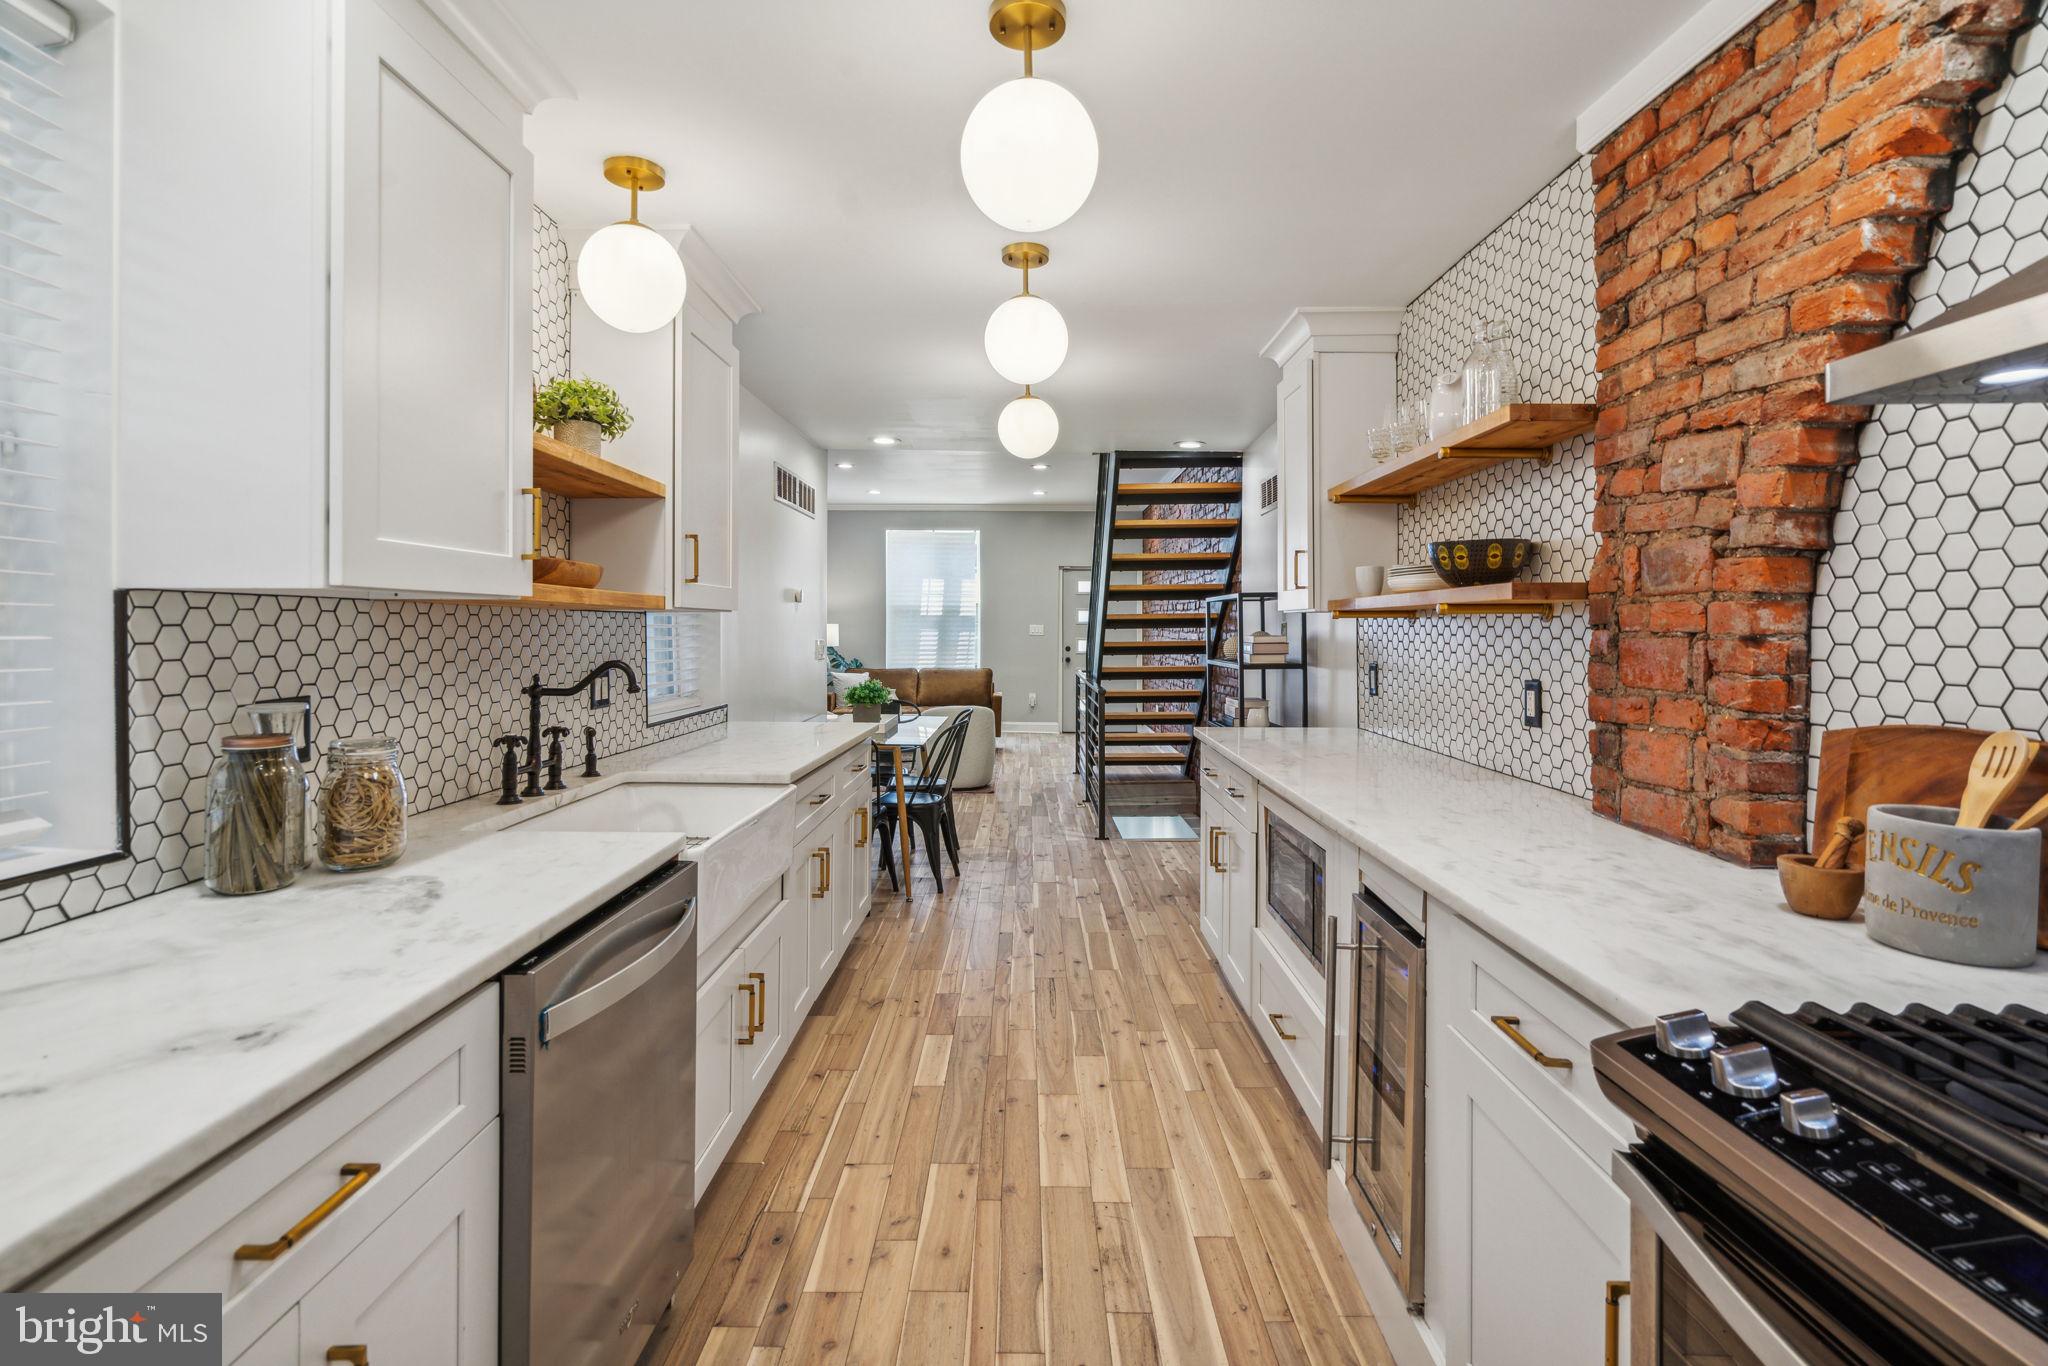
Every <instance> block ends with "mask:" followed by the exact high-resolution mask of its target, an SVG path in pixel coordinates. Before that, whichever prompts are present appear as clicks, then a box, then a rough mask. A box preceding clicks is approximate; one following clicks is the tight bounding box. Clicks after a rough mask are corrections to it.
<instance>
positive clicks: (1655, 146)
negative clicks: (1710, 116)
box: [1643, 114, 1704, 193]
mask: <svg viewBox="0 0 2048 1366" xmlns="http://www.w3.org/2000/svg"><path fill="white" fill-rule="evenodd" d="M1703 122H1704V120H1703V119H1702V118H1701V117H1700V116H1699V115H1697V114H1695V115H1694V116H1693V117H1691V118H1688V119H1682V120H1680V121H1679V122H1677V123H1675V124H1670V125H1667V126H1666V127H1665V128H1664V130H1663V131H1662V132H1660V133H1658V134H1657V136H1656V137H1654V138H1651V139H1650V145H1649V146H1648V147H1645V148H1644V149H1643V159H1644V161H1645V162H1646V163H1647V164H1648V165H1649V167H1650V169H1651V170H1652V171H1653V172H1654V171H1661V170H1664V169H1665V168H1666V167H1668V166H1670V165H1671V163H1672V162H1674V161H1677V160H1679V159H1680V158H1682V157H1684V156H1685V155H1686V154H1687V153H1689V152H1691V151H1692V149H1693V148H1695V147H1697V146H1699V145H1700V125H1701V124H1702V123H1703ZM1672 188H1673V187H1672V186H1669V185H1664V186H1660V187H1659V190H1660V192H1662V193H1668V192H1669V191H1670V190H1671V189H1672Z"/></svg>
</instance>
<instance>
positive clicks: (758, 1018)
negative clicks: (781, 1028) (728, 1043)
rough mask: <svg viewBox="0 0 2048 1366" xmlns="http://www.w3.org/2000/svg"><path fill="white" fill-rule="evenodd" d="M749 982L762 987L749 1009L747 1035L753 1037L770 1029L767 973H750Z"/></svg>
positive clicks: (748, 975)
mask: <svg viewBox="0 0 2048 1366" xmlns="http://www.w3.org/2000/svg"><path fill="white" fill-rule="evenodd" d="M747 980H748V981H750V982H757V983H759V984H760V987H761V990H760V991H759V992H758V993H756V994H755V995H754V997H753V998H752V1000H751V1001H750V1003H749V1004H748V1007H747V1009H748V1015H747V1033H748V1034H750V1035H753V1034H759V1033H760V1032H761V1031H762V1030H764V1029H766V1028H767V1027H768V974H767V973H765V972H750V973H748V974H747Z"/></svg>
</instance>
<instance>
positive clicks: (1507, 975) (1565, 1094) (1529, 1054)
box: [1429, 914, 1634, 1164]
mask: <svg viewBox="0 0 2048 1366" xmlns="http://www.w3.org/2000/svg"><path fill="white" fill-rule="evenodd" d="M1429 975H1430V982H1429V991H1430V996H1431V999H1432V1000H1433V1001H1434V1002H1436V1003H1437V1004H1438V1005H1439V1006H1440V1008H1441V1009H1442V1010H1443V1018H1444V1020H1445V1021H1446V1023H1447V1024H1448V1025H1449V1026H1450V1028H1452V1029H1454V1030H1456V1031H1457V1032H1458V1033H1459V1034H1461V1035H1463V1036H1464V1038H1465V1040H1466V1041H1467V1042H1468V1043H1470V1044H1471V1045H1472V1047H1473V1048H1474V1049H1475V1050H1477V1051H1478V1053H1479V1055H1480V1056H1481V1057H1483V1058H1485V1059H1486V1060H1487V1061H1488V1062H1490V1063H1492V1064H1493V1065H1494V1066H1495V1067H1496V1068H1498V1069H1499V1070H1500V1072H1501V1074H1502V1075H1503V1076H1505V1077H1507V1078H1508V1079H1509V1080H1511V1081H1512V1082H1513V1083H1514V1084H1515V1085H1516V1087H1518V1088H1519V1089H1520V1090H1521V1091H1522V1093H1523V1094H1524V1095H1526V1096H1527V1097H1528V1098H1529V1100H1530V1102H1531V1103H1532V1104H1533V1105H1535V1106H1536V1108H1537V1109H1538V1110H1540V1111H1542V1112H1543V1115H1544V1117H1545V1118H1547V1119H1549V1120H1550V1122H1551V1123H1553V1124H1555V1125H1557V1127H1558V1128H1560V1129H1562V1130H1563V1131H1564V1132H1565V1133H1566V1134H1568V1135H1570V1136H1571V1139H1572V1141H1573V1142H1574V1143H1576V1144H1578V1145H1579V1147H1580V1149H1581V1150H1583V1151H1584V1152H1585V1153H1586V1154H1587V1156H1589V1157H1591V1158H1593V1159H1594V1161H1596V1162H1599V1163H1603V1164H1604V1163H1605V1162H1606V1161H1607V1159H1608V1156H1609V1154H1611V1153H1612V1152H1613V1150H1614V1149H1615V1148H1616V1147H1619V1146H1620V1145H1621V1144H1623V1143H1626V1142H1628V1141H1629V1139H1630V1136H1631V1135H1632V1134H1633V1132H1634V1130H1633V1129H1632V1127H1631V1126H1630V1125H1629V1122H1628V1120H1627V1119H1626V1117H1624V1116H1623V1115H1622V1113H1621V1111H1619V1110H1617V1109H1615V1108H1614V1106H1613V1105H1612V1104H1611V1103H1610V1102H1609V1101H1608V1100H1607V1098H1606V1097H1605V1096H1603V1095H1601V1094H1600V1084H1599V1082H1598V1081H1597V1080H1596V1079H1595V1078H1594V1076H1593V1052H1592V1042H1593V1040H1594V1039H1596V1038H1598V1037H1599V1036H1601V1035H1602V1034H1611V1033H1613V1032H1614V1031H1615V1030H1617V1029H1620V1028H1621V1025H1620V1024H1618V1023H1617V1022H1615V1021H1614V1020H1611V1019H1609V1018H1608V1017H1607V1016H1606V1015H1604V1014H1602V1013H1601V1012H1600V1011H1598V1010H1595V1009H1594V1008H1593V1007H1592V1006H1590V1005H1588V1004H1586V1002H1584V1001H1582V1000H1580V999H1579V997H1578V996H1576V995H1574V994H1573V993H1572V992H1571V990H1570V989H1569V988H1567V987H1565V986H1564V985H1562V984H1561V983H1559V982H1556V981H1553V980H1552V979H1551V978H1549V977H1547V976H1545V975H1544V974H1543V973H1542V972H1541V971H1539V970H1538V969H1537V968H1536V967H1535V966H1534V965H1532V964H1531V963H1529V962H1528V961H1526V960H1525V959H1523V958H1522V957H1521V956H1520V955H1518V954H1516V953H1515V952H1514V951H1513V950H1511V949H1509V948H1507V947H1506V946H1504V945H1502V944H1500V943H1498V942H1496V941H1495V940H1493V939H1492V938H1490V937H1488V936H1487V935H1486V934H1484V933H1482V932H1481V931H1479V930H1478V929H1476V928H1474V927H1473V926H1472V925H1470V924H1468V923H1467V922H1466V921H1465V920H1463V919H1462V918H1460V917H1458V916H1456V915H1449V914H1441V915H1437V916H1434V917H1432V918H1431V920H1430V925H1429Z"/></svg>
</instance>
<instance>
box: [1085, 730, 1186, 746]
mask: <svg viewBox="0 0 2048 1366" xmlns="http://www.w3.org/2000/svg"><path fill="white" fill-rule="evenodd" d="M1190 738H1191V737H1190V736H1189V735H1188V733H1187V732H1186V731H1179V730H1131V731H1116V732H1114V733H1111V734H1106V735H1104V736H1103V737H1102V743H1103V744H1105V745H1185V744H1187V742H1188V740H1189V739H1190Z"/></svg>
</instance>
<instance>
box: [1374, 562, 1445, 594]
mask: <svg viewBox="0 0 2048 1366" xmlns="http://www.w3.org/2000/svg"><path fill="white" fill-rule="evenodd" d="M1443 586H1444V581H1443V577H1442V576H1441V575H1439V574H1438V573H1437V572H1436V566H1435V565H1433V564H1396V565H1389V566H1388V567H1387V591H1388V592H1389V593H1423V592H1427V591H1428V590H1430V589H1432V588H1442V587H1443Z"/></svg>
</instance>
